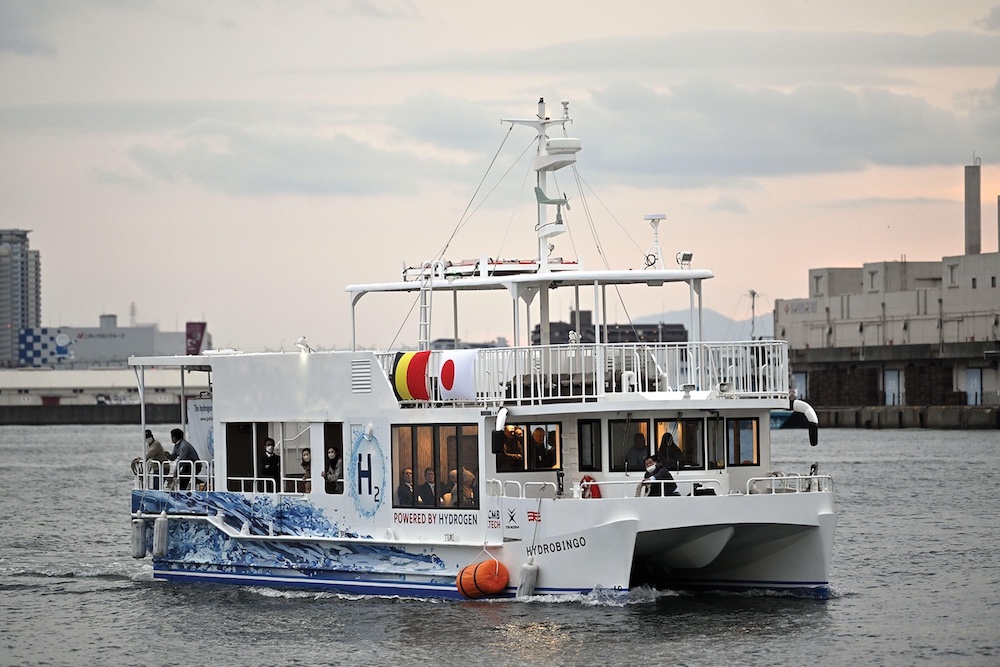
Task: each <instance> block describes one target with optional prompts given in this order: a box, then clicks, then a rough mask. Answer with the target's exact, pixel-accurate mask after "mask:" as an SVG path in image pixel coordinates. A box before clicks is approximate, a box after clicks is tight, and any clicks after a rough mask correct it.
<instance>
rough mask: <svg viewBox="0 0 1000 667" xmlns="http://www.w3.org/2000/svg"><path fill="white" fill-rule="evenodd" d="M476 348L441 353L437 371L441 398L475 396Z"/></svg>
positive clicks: (473, 397)
mask: <svg viewBox="0 0 1000 667" xmlns="http://www.w3.org/2000/svg"><path fill="white" fill-rule="evenodd" d="M476 356H477V352H476V350H449V351H448V352H442V353H441V367H440V369H439V371H438V377H439V379H440V388H441V398H450V399H456V398H457V399H468V400H475V398H476Z"/></svg>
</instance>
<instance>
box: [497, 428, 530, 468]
mask: <svg viewBox="0 0 1000 667" xmlns="http://www.w3.org/2000/svg"><path fill="white" fill-rule="evenodd" d="M523 439H524V431H522V430H521V429H515V428H514V427H513V426H507V427H506V428H504V431H503V450H501V452H500V453H499V454H498V455H497V470H498V471H501V472H503V471H507V472H510V471H516V470H524V445H523Z"/></svg>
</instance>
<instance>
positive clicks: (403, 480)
mask: <svg viewBox="0 0 1000 667" xmlns="http://www.w3.org/2000/svg"><path fill="white" fill-rule="evenodd" d="M396 504H397V505H403V506H405V507H412V506H413V468H403V472H402V473H401V474H400V476H399V486H398V487H396Z"/></svg>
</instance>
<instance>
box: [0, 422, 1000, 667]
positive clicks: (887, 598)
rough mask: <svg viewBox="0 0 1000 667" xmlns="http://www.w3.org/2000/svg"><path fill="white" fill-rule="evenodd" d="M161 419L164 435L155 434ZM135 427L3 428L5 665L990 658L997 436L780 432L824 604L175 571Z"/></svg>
mask: <svg viewBox="0 0 1000 667" xmlns="http://www.w3.org/2000/svg"><path fill="white" fill-rule="evenodd" d="M166 431H167V429H166V428H164V429H163V433H158V435H159V436H161V437H160V439H161V441H162V440H164V439H165V438H166ZM138 436H140V431H139V429H138V427H134V426H4V427H0V665H88V666H98V665H164V664H166V665H172V666H176V665H181V666H183V665H203V664H211V665H223V666H224V665H251V664H261V665H264V664H282V665H366V666H367V665H372V664H381V665H411V664H432V665H435V666H440V665H462V666H468V665H477V664H487V665H547V666H548V665H588V666H589V665H636V664H645V665H660V664H671V665H737V664H738V665H751V666H752V665H768V666H770V665H775V664H779V665H782V664H817V665H998V664H1000V486H998V482H997V480H998V479H1000V436H998V433H997V431H930V430H892V431H873V430H853V429H830V430H823V431H821V433H820V444H819V446H818V447H815V448H811V447H809V445H808V442H807V441H806V433H805V432H804V431H780V432H777V433H776V434H775V443H774V447H773V449H774V454H773V458H774V461H775V468H776V469H778V470H784V471H789V472H800V473H805V472H806V471H807V470H808V468H809V465H810V464H811V463H813V462H818V463H819V471H820V472H821V473H825V474H830V475H832V476H833V478H834V483H835V489H836V493H837V510H838V513H839V515H840V522H839V525H838V529H837V537H836V542H835V545H834V552H833V559H834V560H833V569H832V573H831V584H832V589H833V595H832V597H831V599H829V600H825V601H822V600H810V599H800V598H796V597H789V596H779V595H764V594H759V595H751V594H739V595H737V594H717V595H698V596H694V595H687V594H676V593H671V592H660V591H653V590H649V589H636V590H633V591H630V592H629V593H628V594H627V595H624V596H623V595H613V594H608V593H598V594H591V595H588V596H572V597H562V598H532V599H531V600H530V601H527V602H526V601H495V602H455V601H435V600H421V599H388V598H369V597H356V596H341V595H334V594H322V593H321V594H317V593H315V592H310V593H302V592H284V591H275V590H270V589H256V588H237V587H230V588H226V587H213V586H200V585H174V584H166V583H163V582H156V581H153V579H152V574H151V567H150V564H149V561H148V560H133V559H132V558H131V557H130V535H129V492H130V489H131V485H132V479H131V473H130V471H129V461H130V460H131V459H132V458H133V457H134V456H136V455H137V454H138V453H139V451H140V444H138V442H137V441H138Z"/></svg>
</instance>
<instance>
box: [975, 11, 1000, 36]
mask: <svg viewBox="0 0 1000 667" xmlns="http://www.w3.org/2000/svg"><path fill="white" fill-rule="evenodd" d="M976 25H978V26H980V27H982V28H983V29H984V30H989V31H991V32H1000V5H994V6H993V8H992V9H990V13H989V14H987V15H986V16H984V17H983V18H981V19H979V20H978V21H976Z"/></svg>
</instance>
